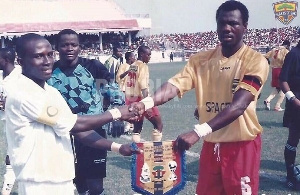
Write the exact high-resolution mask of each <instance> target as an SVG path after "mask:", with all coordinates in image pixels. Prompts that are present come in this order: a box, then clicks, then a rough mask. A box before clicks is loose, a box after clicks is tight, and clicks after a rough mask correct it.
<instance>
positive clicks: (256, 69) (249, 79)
mask: <svg viewBox="0 0 300 195" xmlns="http://www.w3.org/2000/svg"><path fill="white" fill-rule="evenodd" d="M245 63H246V66H245V71H244V72H243V74H242V78H241V81H240V82H239V84H238V86H237V88H236V90H238V89H240V88H242V89H245V90H248V91H250V92H251V93H252V94H253V95H255V96H256V95H258V92H259V91H260V90H261V87H262V86H263V85H264V83H265V82H266V80H267V77H268V73H269V66H268V62H267V60H266V59H265V58H264V57H263V56H262V55H261V54H255V55H253V57H252V58H249V59H248V61H246V62H245Z"/></svg>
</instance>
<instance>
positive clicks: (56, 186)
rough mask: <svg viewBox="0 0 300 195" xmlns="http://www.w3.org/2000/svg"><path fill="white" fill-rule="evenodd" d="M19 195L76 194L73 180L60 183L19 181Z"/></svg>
mask: <svg viewBox="0 0 300 195" xmlns="http://www.w3.org/2000/svg"><path fill="white" fill-rule="evenodd" d="M18 194H19V195H30V194H33V195H34V194H43V195H68V194H74V185H73V182H72V180H71V181H66V182H59V183H50V182H33V181H18Z"/></svg>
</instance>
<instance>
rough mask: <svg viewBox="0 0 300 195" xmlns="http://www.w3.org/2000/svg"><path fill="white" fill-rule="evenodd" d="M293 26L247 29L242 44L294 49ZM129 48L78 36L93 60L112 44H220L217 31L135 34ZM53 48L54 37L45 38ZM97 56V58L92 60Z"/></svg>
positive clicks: (115, 39)
mask: <svg viewBox="0 0 300 195" xmlns="http://www.w3.org/2000/svg"><path fill="white" fill-rule="evenodd" d="M296 34H297V27H296V26H294V27H293V26H288V27H283V28H278V29H277V28H269V29H247V33H246V34H245V36H244V42H245V43H246V44H247V45H249V46H250V47H252V48H254V49H257V50H260V51H261V52H263V53H264V52H266V50H267V49H268V48H273V47H275V46H278V45H280V44H281V43H282V42H283V41H284V40H289V41H290V42H291V46H292V47H293V46H295V45H296V43H297V40H296V39H295V37H296V36H295V35H296ZM131 36H132V40H131V42H132V44H131V45H128V37H129V36H128V33H124V32H119V33H115V32H108V33H104V34H103V38H102V40H103V50H102V51H101V50H100V46H99V45H100V44H99V37H98V35H96V34H80V40H82V42H81V48H82V53H81V55H82V56H86V57H90V58H96V59H97V56H100V55H110V54H111V53H112V48H113V45H114V44H115V43H118V44H121V47H122V48H123V50H124V52H125V51H127V50H136V49H137V48H138V47H139V46H140V45H143V44H145V45H148V46H149V47H150V48H151V50H152V51H164V50H166V49H167V50H173V51H175V54H176V51H182V50H185V51H195V52H196V51H199V50H207V49H209V48H213V47H215V46H216V45H217V44H218V43H219V41H218V37H217V32H216V31H207V32H197V33H175V34H159V35H150V36H138V32H137V31H134V32H131ZM45 37H46V38H47V39H48V40H49V42H50V43H51V44H53V45H55V44H54V40H55V39H56V35H47V36H45ZM16 40H17V37H13V38H6V39H5V44H6V47H12V46H14V45H15V43H16ZM95 56H96V57H95Z"/></svg>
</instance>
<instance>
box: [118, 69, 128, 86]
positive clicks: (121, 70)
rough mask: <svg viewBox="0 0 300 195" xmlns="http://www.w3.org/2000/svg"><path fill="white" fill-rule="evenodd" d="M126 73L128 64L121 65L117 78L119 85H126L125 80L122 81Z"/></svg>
mask: <svg viewBox="0 0 300 195" xmlns="http://www.w3.org/2000/svg"><path fill="white" fill-rule="evenodd" d="M125 71H126V64H121V65H120V68H119V70H118V72H117V76H116V81H117V83H119V85H120V84H121V82H122V83H124V78H123V79H121V78H120V75H121V74H123V73H124V72H125Z"/></svg>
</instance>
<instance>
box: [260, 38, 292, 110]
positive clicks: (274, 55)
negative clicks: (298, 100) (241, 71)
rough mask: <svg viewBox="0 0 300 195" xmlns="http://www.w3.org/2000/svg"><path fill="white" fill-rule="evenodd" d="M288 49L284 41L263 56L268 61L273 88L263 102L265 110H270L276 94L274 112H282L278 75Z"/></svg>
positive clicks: (281, 93)
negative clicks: (277, 96)
mask: <svg viewBox="0 0 300 195" xmlns="http://www.w3.org/2000/svg"><path fill="white" fill-rule="evenodd" d="M289 47H290V42H289V40H285V41H284V42H283V43H282V46H279V47H276V48H273V49H272V50H271V51H269V52H268V53H266V55H265V57H266V58H267V59H269V60H270V66H271V68H272V82H271V86H272V87H273V90H272V92H271V94H270V95H269V96H268V98H267V99H265V101H264V104H265V106H266V110H271V105H270V104H271V101H272V99H273V98H274V97H275V96H276V95H277V94H278V95H279V98H278V100H277V102H276V104H275V108H274V110H275V111H284V109H282V108H281V103H282V102H283V99H284V94H283V92H282V91H281V90H280V86H279V75H280V71H281V67H282V65H283V61H284V58H285V56H286V54H287V53H288V52H289V50H288V49H289Z"/></svg>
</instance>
